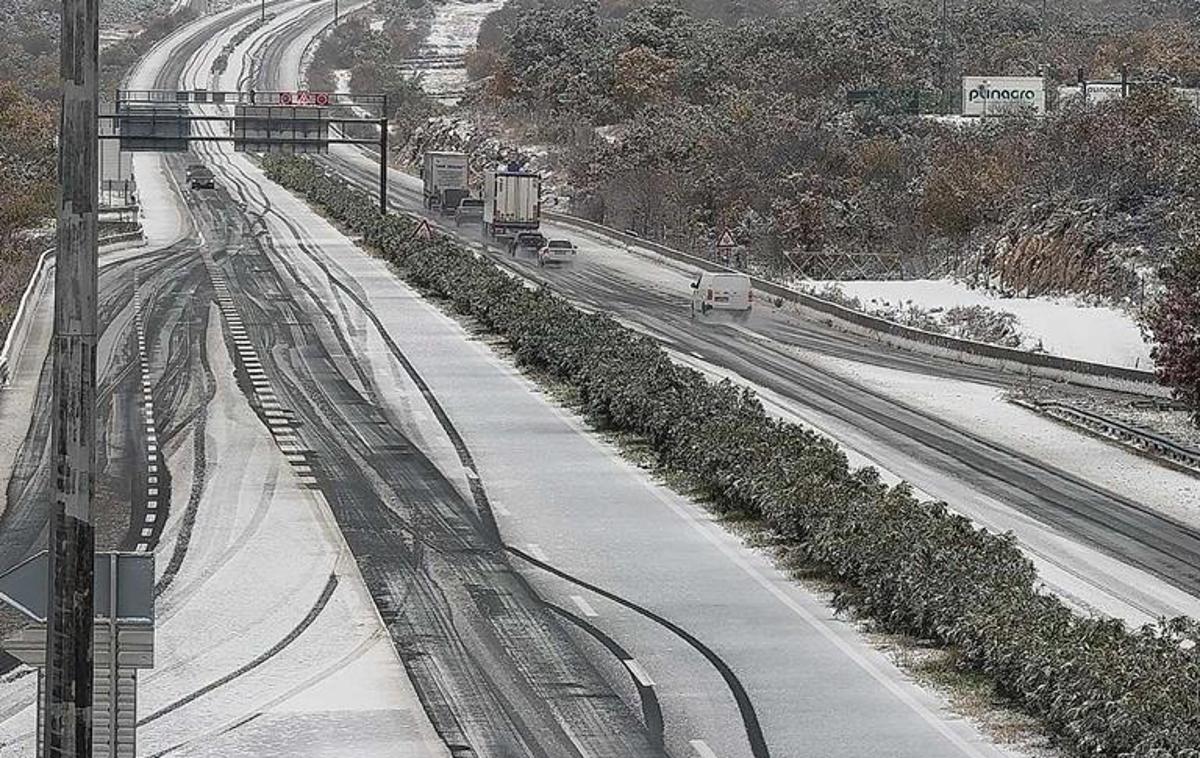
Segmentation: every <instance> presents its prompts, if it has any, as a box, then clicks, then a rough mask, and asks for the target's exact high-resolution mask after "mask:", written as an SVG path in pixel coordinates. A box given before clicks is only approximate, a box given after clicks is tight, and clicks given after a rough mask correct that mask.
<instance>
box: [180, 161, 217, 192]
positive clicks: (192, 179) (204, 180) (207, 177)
mask: <svg viewBox="0 0 1200 758" xmlns="http://www.w3.org/2000/svg"><path fill="white" fill-rule="evenodd" d="M188 169H189V170H188V178H187V182H188V186H189V187H191V188H192V189H215V188H216V186H217V179H216V177H215V176H213V172H212V171H210V170H209V169H208V167H207V166H196V167H191V166H189V167H188Z"/></svg>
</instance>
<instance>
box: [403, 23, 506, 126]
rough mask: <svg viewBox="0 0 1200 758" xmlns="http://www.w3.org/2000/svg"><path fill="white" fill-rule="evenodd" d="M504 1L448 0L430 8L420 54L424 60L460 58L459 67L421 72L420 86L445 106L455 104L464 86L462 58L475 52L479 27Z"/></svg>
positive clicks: (464, 69) (464, 76)
mask: <svg viewBox="0 0 1200 758" xmlns="http://www.w3.org/2000/svg"><path fill="white" fill-rule="evenodd" d="M505 2H506V0H477V1H476V2H463V1H462V0H451V2H446V3H442V4H439V5H437V6H435V7H434V12H433V21H432V22H431V24H430V27H429V36H428V37H427V38H426V39H425V45H424V46H423V49H422V51H421V53H420V55H421V57H426V58H443V59H447V58H462V59H463V64H462V65H461V66H450V67H446V68H438V67H434V68H430V69H428V70H426V71H423V72H422V77H423V78H422V86H423V87H424V88H425V90H426V91H427V92H429V93H430V94H432V95H434V96H436V97H438V99H439V100H441V101H442V102H443V103H445V104H447V105H454V104H457V102H458V100H459V98H460V97H461V93H462V91H463V90H464V89H465V88H466V86H467V68H466V60H465V58H466V55H467V54H468V53H470V52H471V51H472V50H474V49H475V40H476V38H477V37H478V36H479V27H480V26H481V25H482V24H483V20H484V19H485V18H487V17H488V16H489V15H490V14H491V13H492V12H493V11H497V10H499V9H500V8H501V7H503V6H504V3H505Z"/></svg>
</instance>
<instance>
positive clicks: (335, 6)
mask: <svg viewBox="0 0 1200 758" xmlns="http://www.w3.org/2000/svg"><path fill="white" fill-rule="evenodd" d="M333 25H334V26H337V25H338V0H333Z"/></svg>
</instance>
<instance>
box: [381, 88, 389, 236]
mask: <svg viewBox="0 0 1200 758" xmlns="http://www.w3.org/2000/svg"><path fill="white" fill-rule="evenodd" d="M384 103H385V105H384V112H385V113H386V112H387V110H386V109H387V105H386V103H387V101H386V100H384ZM387 195H388V120H387V117H386V116H385V117H384V118H381V119H379V215H381V216H386V215H387V212H388V196H387Z"/></svg>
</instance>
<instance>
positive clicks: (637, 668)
mask: <svg viewBox="0 0 1200 758" xmlns="http://www.w3.org/2000/svg"><path fill="white" fill-rule="evenodd" d="M621 663H624V664H625V668H627V669H629V673H630V674H633V678H634V679H636V680H637V683H638V684H640V685H641V686H643V687H653V686H654V680H653V679H651V678H650V675H649V674H647V673H646V669H644V668H642V664H640V663H638V662H637V659H636V658H626V659H625V660H623V661H621Z"/></svg>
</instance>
